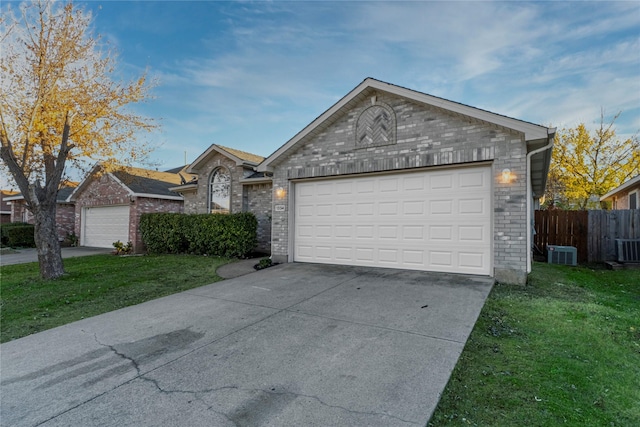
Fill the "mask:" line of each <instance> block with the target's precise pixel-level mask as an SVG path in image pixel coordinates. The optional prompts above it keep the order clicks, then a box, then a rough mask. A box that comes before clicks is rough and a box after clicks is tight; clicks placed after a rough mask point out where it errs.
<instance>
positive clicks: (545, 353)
mask: <svg viewBox="0 0 640 427" xmlns="http://www.w3.org/2000/svg"><path fill="white" fill-rule="evenodd" d="M444 425H453V426H456V425H460V426H469V425H471V426H475V425H477V426H525V425H526V426H558V425H563V426H640V270H622V271H609V270H604V269H601V268H599V267H597V268H594V269H590V268H586V267H565V266H551V265H547V264H535V265H534V269H533V273H532V274H531V276H530V283H529V285H528V286H526V287H518V286H509V285H500V284H497V285H496V286H495V287H494V289H493V291H492V292H491V295H490V296H489V299H488V300H487V302H486V304H485V306H484V308H483V310H482V313H481V314H480V318H479V319H478V323H477V324H476V326H475V328H474V330H473V332H472V334H471V337H470V338H469V341H468V342H467V345H466V347H465V349H464V352H463V353H462V356H461V358H460V361H459V362H458V364H457V366H456V368H455V370H454V373H453V375H452V377H451V379H450V381H449V383H448V385H447V387H446V389H445V391H444V394H443V396H442V399H441V400H440V403H439V405H438V407H437V409H436V411H435V413H434V415H433V417H432V418H431V421H430V423H429V426H444Z"/></svg>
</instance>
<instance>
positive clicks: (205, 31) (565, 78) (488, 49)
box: [76, 1, 640, 169]
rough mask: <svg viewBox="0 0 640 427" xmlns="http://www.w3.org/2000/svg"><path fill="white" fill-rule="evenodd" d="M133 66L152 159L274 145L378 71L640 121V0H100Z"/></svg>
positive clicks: (178, 160) (551, 118)
mask: <svg viewBox="0 0 640 427" xmlns="http://www.w3.org/2000/svg"><path fill="white" fill-rule="evenodd" d="M76 4H78V5H81V6H83V7H85V8H86V9H87V10H90V11H91V12H92V13H93V15H94V18H95V22H94V24H95V31H96V32H97V33H100V34H101V35H102V36H103V37H105V38H106V39H108V40H109V41H110V42H111V43H112V44H113V46H114V47H115V48H116V49H117V50H118V51H119V54H120V64H121V73H122V75H123V76H125V77H126V76H132V75H134V74H139V73H140V72H142V71H144V70H145V69H147V70H148V71H149V73H150V75H151V76H153V77H156V78H157V79H158V82H159V85H158V86H157V87H156V89H155V90H154V94H155V97H156V98H155V99H154V100H152V101H151V102H149V103H148V104H144V105H140V106H138V107H136V108H137V109H138V110H139V111H140V112H142V113H143V114H145V115H149V116H152V117H155V118H159V119H161V123H162V131H161V132H159V133H157V134H155V135H153V138H152V139H153V141H154V142H155V143H156V144H158V145H159V147H158V148H157V149H156V151H155V152H154V153H153V154H152V156H151V160H152V161H154V162H155V163H156V164H157V166H158V167H159V168H160V169H166V168H171V167H174V166H177V165H181V164H182V163H183V162H184V157H185V152H186V156H187V160H188V161H189V162H191V161H193V160H194V159H195V158H196V157H197V156H198V155H200V154H201V153H202V152H203V151H204V150H205V149H206V148H207V147H208V146H209V145H210V144H212V143H217V144H221V145H227V146H231V147H234V148H237V149H241V150H245V151H249V152H252V153H255V154H259V155H263V156H268V155H269V154H271V153H272V152H273V151H275V150H276V149H277V148H278V147H280V146H281V145H282V144H284V143H285V142H286V141H287V140H289V139H290V138H291V137H293V136H294V135H295V134H296V133H297V132H298V131H300V130H301V129H302V128H304V127H305V126H306V125H307V124H309V123H310V122H311V121H313V120H314V119H315V118H316V117H317V116H318V115H320V114H322V112H324V111H325V110H326V109H328V108H329V107H331V105H333V104H334V103H335V102H337V101H338V100H339V99H340V98H341V97H342V96H344V95H345V94H347V93H348V92H349V91H350V90H351V89H353V88H354V87H355V86H357V85H358V84H359V83H360V82H362V80H364V79H365V78H366V77H374V78H376V79H379V80H383V81H386V82H389V83H392V84H396V85H400V86H404V87H407V88H410V89H415V90H418V91H421V92H425V93H428V94H431V95H436V96H439V97H443V98H446V99H449V100H452V101H456V102H461V103H464V104H468V105H471V106H474V107H479V108H482V109H486V110H490V111H493V112H496V113H499V114H503V115H507V116H510V117H514V118H517V119H522V120H526V121H530V122H534V123H538V124H542V125H551V126H555V127H559V128H562V127H572V126H575V125H577V124H578V123H580V122H584V123H586V124H587V126H589V127H590V128H594V127H595V126H596V125H597V124H598V122H599V119H600V111H601V108H604V110H605V114H606V115H607V116H611V115H612V114H615V113H617V112H618V111H622V112H623V113H622V116H621V117H620V118H619V119H618V121H617V129H618V133H619V134H620V135H622V136H627V137H628V136H631V135H633V134H634V133H636V132H637V131H638V130H639V129H640V2H635V1H634V2H564V1H563V2H550V1H545V2H519V1H518V2H489V1H483V2H415V1H414V2H397V1H384V2H383V1H352V2H326V1H305V2H282V1H273V2H262V1H259V2H219V1H179V2H178V1H89V2H79V1H77V2H76Z"/></svg>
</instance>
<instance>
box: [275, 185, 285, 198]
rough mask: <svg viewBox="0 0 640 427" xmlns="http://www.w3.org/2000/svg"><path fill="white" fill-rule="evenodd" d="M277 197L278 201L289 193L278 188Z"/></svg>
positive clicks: (276, 190)
mask: <svg viewBox="0 0 640 427" xmlns="http://www.w3.org/2000/svg"><path fill="white" fill-rule="evenodd" d="M275 195H276V198H277V199H284V196H286V195H287V192H286V191H285V190H284V188H282V187H276V189H275Z"/></svg>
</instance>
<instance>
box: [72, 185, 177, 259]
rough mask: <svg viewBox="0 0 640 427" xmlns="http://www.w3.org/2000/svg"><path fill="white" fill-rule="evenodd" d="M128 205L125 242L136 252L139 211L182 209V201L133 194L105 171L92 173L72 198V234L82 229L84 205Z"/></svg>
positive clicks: (139, 240)
mask: <svg viewBox="0 0 640 427" xmlns="http://www.w3.org/2000/svg"><path fill="white" fill-rule="evenodd" d="M114 205H120V206H123V205H127V206H129V208H130V210H129V241H131V242H132V243H133V250H134V252H136V253H140V252H143V251H144V244H143V243H142V238H141V236H140V230H139V226H138V225H139V223H140V216H141V215H142V214H143V213H151V212H176V213H181V212H182V211H183V207H182V205H183V202H182V200H167V199H155V198H148V197H134V196H131V194H130V192H129V191H128V190H127V189H126V188H124V187H123V186H122V185H121V184H120V183H119V182H118V181H116V180H115V179H113V177H112V176H111V175H109V174H101V175H99V176H95V177H94V178H93V179H91V181H90V182H89V183H87V184H86V186H85V187H84V188H83V189H82V191H81V192H80V193H79V194H78V195H77V196H76V199H75V233H76V235H77V236H79V237H80V235H81V231H82V223H81V222H82V209H83V208H86V207H100V206H114Z"/></svg>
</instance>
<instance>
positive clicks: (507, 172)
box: [500, 169, 516, 184]
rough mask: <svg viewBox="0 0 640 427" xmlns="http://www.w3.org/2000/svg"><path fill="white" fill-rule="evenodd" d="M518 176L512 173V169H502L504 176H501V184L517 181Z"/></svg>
mask: <svg viewBox="0 0 640 427" xmlns="http://www.w3.org/2000/svg"><path fill="white" fill-rule="evenodd" d="M515 179H516V176H515V174H513V173H512V172H511V169H502V174H501V176H500V182H501V183H503V184H510V183H512V182H513V181H515Z"/></svg>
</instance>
